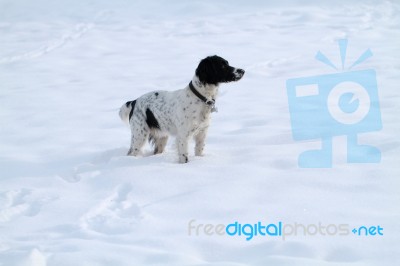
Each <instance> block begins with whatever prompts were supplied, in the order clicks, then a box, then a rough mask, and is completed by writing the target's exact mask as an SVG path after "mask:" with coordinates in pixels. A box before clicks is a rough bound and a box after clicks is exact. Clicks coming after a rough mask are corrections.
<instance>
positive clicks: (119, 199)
mask: <svg viewBox="0 0 400 266" xmlns="http://www.w3.org/2000/svg"><path fill="white" fill-rule="evenodd" d="M131 191H132V187H131V185H129V184H125V185H120V186H118V187H117V188H116V189H115V191H114V192H113V193H112V194H111V195H110V196H109V197H107V198H106V199H104V200H103V201H102V202H101V203H99V204H98V205H97V206H95V207H94V208H92V209H91V210H90V211H89V212H88V213H87V214H86V215H84V216H83V217H82V218H81V227H82V228H83V229H85V230H89V231H95V232H98V233H104V234H124V233H128V232H130V231H131V230H132V228H133V225H135V224H136V223H137V222H138V220H139V219H140V213H141V212H140V208H139V206H138V205H137V204H136V203H134V202H133V201H132V193H131Z"/></svg>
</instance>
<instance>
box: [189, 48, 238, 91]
mask: <svg viewBox="0 0 400 266" xmlns="http://www.w3.org/2000/svg"><path fill="white" fill-rule="evenodd" d="M237 72H238V74H239V76H238V75H235V68H234V67H231V66H229V63H228V61H226V60H225V59H223V58H222V57H219V56H216V55H214V56H209V57H206V58H204V59H203V60H201V61H200V64H199V66H198V67H197V69H196V75H197V76H198V77H199V80H200V82H201V83H203V84H204V85H206V84H212V85H218V84H219V83H222V82H231V81H237V80H239V79H240V78H241V77H242V76H243V74H244V70H242V69H238V71H237Z"/></svg>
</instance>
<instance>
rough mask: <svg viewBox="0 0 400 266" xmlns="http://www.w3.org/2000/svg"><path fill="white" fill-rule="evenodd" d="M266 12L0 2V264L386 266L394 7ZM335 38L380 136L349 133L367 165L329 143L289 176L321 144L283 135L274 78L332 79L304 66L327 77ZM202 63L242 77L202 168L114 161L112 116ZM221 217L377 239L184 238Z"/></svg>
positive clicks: (396, 71)
mask: <svg viewBox="0 0 400 266" xmlns="http://www.w3.org/2000/svg"><path fill="white" fill-rule="evenodd" d="M271 2H273V1H251V0H250V1H211V0H205V1H166V0H164V1H162V0H160V1H144V0H143V1H106V0H103V1H90V0H82V1H79V0H74V1H51V0H36V1H29V0H17V1H13V0H0V123H1V127H0V171H1V172H0V265H4V266H13V265H19V266H22V265H30V266H44V265H48V266H49V265H51V266H53V265H54V266H71V265H88V266H95V265H102V266H103V265H104V266H105V265H107V266H108V265H129V266H131V265H223V266H225V265H318V266H320V265H400V255H399V254H400V253H399V250H400V243H399V238H400V229H399V222H398V221H399V220H400V171H399V170H400V167H399V159H400V156H399V154H400V141H399V140H398V134H399V132H400V121H399V111H400V108H399V102H400V90H399V86H398V84H399V82H400V78H399V77H400V58H399V54H400V50H399V47H400V4H399V3H398V1H395V0H393V1H353V2H354V3H352V2H351V1H312V2H308V3H307V2H306V3H302V4H301V5H300V4H297V3H296V2H297V1H279V3H275V4H272V3H271ZM329 2H332V3H329ZM344 38H346V39H348V50H347V59H346V62H354V61H355V60H356V59H357V58H358V57H359V56H360V55H361V54H362V53H363V52H364V51H365V50H366V49H368V48H370V49H371V51H372V52H373V57H371V58H369V59H368V60H366V61H365V62H363V63H362V64H360V65H359V66H357V67H355V68H354V70H362V69H375V71H376V73H377V74H376V75H377V82H378V89H379V97H380V106H381V113H382V123H383V129H382V130H381V131H377V132H371V133H366V134H362V135H360V136H359V138H360V141H361V142H363V143H367V144H370V145H374V146H376V147H378V148H379V149H380V150H381V152H382V161H381V163H379V164H347V163H345V159H344V158H345V155H346V154H345V151H344V149H343V145H344V144H343V138H337V139H335V140H334V144H335V149H334V165H333V167H332V168H326V169H304V168H299V167H298V164H297V158H298V155H299V154H300V153H301V152H302V151H305V150H307V149H310V148H311V147H316V146H318V145H319V144H318V143H319V142H318V140H315V141H303V142H296V141H294V140H293V138H292V132H291V125H290V116H289V109H288V99H287V94H286V80H287V79H290V78H296V77H306V76H314V75H320V74H330V73H337V71H336V70H333V69H332V68H330V67H328V66H326V65H324V64H322V63H321V62H319V61H317V60H315V59H314V56H315V54H316V52H317V51H321V52H323V53H324V54H325V55H327V56H328V57H329V58H330V59H331V60H332V61H333V62H334V63H335V64H337V65H340V55H339V50H338V46H337V41H338V40H339V39H344ZM213 54H218V55H220V56H222V57H224V58H226V59H228V60H229V62H230V64H231V65H234V66H237V67H241V68H244V69H245V70H246V74H245V76H244V78H243V79H242V80H241V81H240V82H237V83H232V84H224V85H222V86H221V90H220V97H219V98H218V101H217V105H218V108H219V112H218V113H216V114H213V118H212V120H213V121H212V125H211V129H210V132H209V137H208V139H207V146H206V152H205V153H206V154H205V156H204V157H201V158H197V157H194V155H193V152H192V153H191V157H190V160H191V162H190V163H189V164H185V165H180V164H178V163H177V155H176V150H175V147H174V142H173V141H170V143H169V145H168V149H167V151H166V153H164V154H162V155H157V156H144V157H141V158H132V157H127V156H125V154H126V152H127V149H128V146H129V137H130V132H129V129H128V128H127V127H126V126H125V125H124V124H123V123H122V122H121V121H120V119H119V117H118V108H119V107H120V106H121V105H122V104H123V103H124V102H126V101H128V100H132V99H135V98H137V97H138V96H140V95H142V94H143V93H146V92H148V91H151V90H155V89H163V90H175V89H180V88H183V87H184V86H186V85H187V83H188V82H189V81H190V79H191V78H192V76H193V74H194V70H195V68H196V66H197V64H198V62H199V61H200V59H202V58H204V57H206V56H208V55H213ZM146 150H147V151H150V147H147V148H146ZM192 220H195V221H192ZM191 221H192V223H191ZM235 221H238V222H239V223H243V224H245V223H257V222H258V221H261V222H263V223H265V224H268V223H278V222H279V221H281V222H282V223H284V224H292V225H293V224H295V223H298V224H300V223H301V224H305V225H310V224H316V225H318V224H319V223H321V224H322V225H324V226H327V225H330V224H332V225H333V226H336V225H340V224H345V225H348V228H349V229H350V230H351V229H353V228H355V227H356V228H358V227H360V226H367V227H370V226H380V227H381V228H383V235H379V234H377V235H375V236H373V235H369V236H363V235H361V236H358V235H357V234H353V233H352V232H350V233H349V234H348V235H342V236H340V235H334V236H328V235H315V236H310V235H308V236H304V235H302V234H299V235H298V236H294V235H293V236H287V237H286V239H285V240H283V239H282V237H273V236H255V237H254V238H253V239H252V240H249V241H246V237H245V236H243V235H242V236H228V235H227V234H225V235H223V236H219V235H216V234H214V235H212V236H209V235H207V234H206V233H204V230H203V231H202V230H199V235H197V233H196V230H197V229H194V230H192V231H191V235H189V225H190V224H191V225H193V226H195V228H197V225H199V224H213V225H217V224H224V225H228V224H230V223H234V222H235ZM201 228H202V227H200V228H199V229H201ZM203 228H204V227H203Z"/></svg>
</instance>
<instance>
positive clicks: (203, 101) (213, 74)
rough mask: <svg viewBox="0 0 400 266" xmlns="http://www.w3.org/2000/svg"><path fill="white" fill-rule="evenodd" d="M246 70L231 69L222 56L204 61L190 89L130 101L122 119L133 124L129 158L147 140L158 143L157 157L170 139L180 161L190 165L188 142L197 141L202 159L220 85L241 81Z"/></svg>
mask: <svg viewBox="0 0 400 266" xmlns="http://www.w3.org/2000/svg"><path fill="white" fill-rule="evenodd" d="M243 75H244V70H243V69H239V68H234V67H231V66H229V64H228V61H226V60H225V59H223V58H221V57H219V56H216V55H215V56H209V57H207V58H205V59H203V60H201V62H200V64H199V65H198V67H197V69H196V72H195V76H194V77H193V79H192V81H191V82H190V83H189V85H187V86H186V88H184V89H182V90H177V91H171V92H169V91H153V92H150V93H147V94H145V95H143V96H141V97H140V98H138V99H137V100H134V101H130V102H127V103H126V104H124V105H123V106H122V107H121V109H120V111H119V116H120V117H121V119H122V120H123V121H126V122H127V123H129V125H130V128H131V132H132V137H131V147H130V149H129V151H128V155H133V156H136V155H138V154H139V153H140V151H141V148H142V147H143V145H144V143H145V142H146V140H147V139H149V140H150V141H151V142H153V143H154V146H155V148H154V154H157V153H162V152H163V151H164V148H165V146H166V144H167V140H168V136H169V135H174V136H176V137H177V145H178V154H179V162H180V163H187V162H188V161H189V160H188V141H189V139H190V138H191V137H194V139H195V141H196V147H195V155H196V156H201V155H202V154H203V149H204V141H205V138H206V135H207V130H208V127H209V124H210V114H211V112H214V111H216V107H215V100H216V97H217V94H218V85H219V84H220V83H226V82H231V81H238V80H240V79H241V78H242V77H243Z"/></svg>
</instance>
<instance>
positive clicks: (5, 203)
mask: <svg viewBox="0 0 400 266" xmlns="http://www.w3.org/2000/svg"><path fill="white" fill-rule="evenodd" d="M50 200H51V199H50V198H40V197H37V196H35V195H34V193H33V192H32V190H30V189H17V190H9V191H3V192H0V223H6V222H9V221H11V220H13V219H15V218H17V217H20V216H35V215H37V214H38V213H39V212H40V209H41V208H42V206H43V205H44V204H45V203H46V202H48V201H50Z"/></svg>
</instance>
